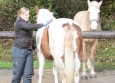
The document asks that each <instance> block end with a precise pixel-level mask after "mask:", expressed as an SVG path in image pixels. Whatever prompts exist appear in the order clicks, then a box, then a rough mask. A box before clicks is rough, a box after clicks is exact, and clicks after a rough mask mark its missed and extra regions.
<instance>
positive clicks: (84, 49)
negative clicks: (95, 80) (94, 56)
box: [81, 42, 88, 80]
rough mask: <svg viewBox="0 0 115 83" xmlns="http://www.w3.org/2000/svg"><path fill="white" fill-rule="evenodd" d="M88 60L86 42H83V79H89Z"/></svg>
mask: <svg viewBox="0 0 115 83" xmlns="http://www.w3.org/2000/svg"><path fill="white" fill-rule="evenodd" d="M86 61H87V56H86V43H85V42H83V55H82V63H83V69H82V75H81V79H83V80H85V79H88V77H87V73H86Z"/></svg>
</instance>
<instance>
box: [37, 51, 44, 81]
mask: <svg viewBox="0 0 115 83" xmlns="http://www.w3.org/2000/svg"><path fill="white" fill-rule="evenodd" d="M37 56H38V60H39V70H38V75H39V76H38V78H39V79H38V83H42V76H43V67H44V63H45V57H44V56H43V54H42V53H41V52H37Z"/></svg>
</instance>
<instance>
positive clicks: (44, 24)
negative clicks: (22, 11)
mask: <svg viewBox="0 0 115 83" xmlns="http://www.w3.org/2000/svg"><path fill="white" fill-rule="evenodd" d="M51 22H52V20H48V21H46V23H43V26H44V27H46V26H48V25H49V24H50V23H51Z"/></svg>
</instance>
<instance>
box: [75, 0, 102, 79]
mask: <svg viewBox="0 0 115 83" xmlns="http://www.w3.org/2000/svg"><path fill="white" fill-rule="evenodd" d="M87 3H88V10H87V11H80V12H78V13H77V14H76V15H75V16H74V20H75V21H76V22H77V23H78V24H79V25H80V28H81V30H82V31H92V30H93V31H98V30H101V26H100V23H99V18H100V17H99V14H100V7H101V4H102V1H100V2H97V1H92V2H90V1H89V0H87ZM97 44H98V39H88V38H87V39H83V54H82V62H83V70H82V75H81V79H87V74H86V64H87V67H88V70H90V77H91V78H95V77H97V75H96V73H95V70H94V62H95V56H94V54H95V51H96V46H97Z"/></svg>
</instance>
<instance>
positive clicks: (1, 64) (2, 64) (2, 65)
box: [0, 60, 53, 69]
mask: <svg viewBox="0 0 115 83" xmlns="http://www.w3.org/2000/svg"><path fill="white" fill-rule="evenodd" d="M52 65H53V63H52V62H50V61H47V60H46V62H45V67H44V68H52ZM12 67H13V65H12V62H0V69H11V68H12ZM38 67H39V62H38V61H34V68H38Z"/></svg>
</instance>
